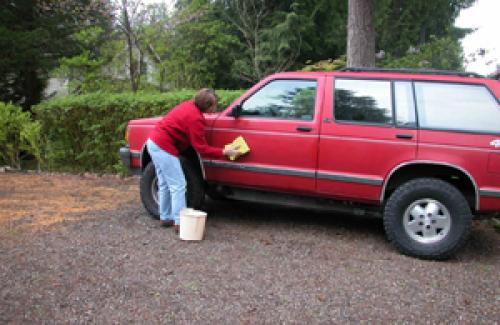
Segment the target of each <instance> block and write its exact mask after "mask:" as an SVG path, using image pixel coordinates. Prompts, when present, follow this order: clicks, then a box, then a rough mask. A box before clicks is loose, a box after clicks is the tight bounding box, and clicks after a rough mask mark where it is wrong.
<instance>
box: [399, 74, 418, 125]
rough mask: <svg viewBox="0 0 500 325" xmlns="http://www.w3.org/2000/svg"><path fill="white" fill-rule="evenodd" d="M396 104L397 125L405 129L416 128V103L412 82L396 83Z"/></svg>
mask: <svg viewBox="0 0 500 325" xmlns="http://www.w3.org/2000/svg"><path fill="white" fill-rule="evenodd" d="M394 102H395V104H396V124H397V125H398V126H403V127H411V126H416V118H415V103H414V100H413V89H412V85H411V82H410V81H396V82H394Z"/></svg>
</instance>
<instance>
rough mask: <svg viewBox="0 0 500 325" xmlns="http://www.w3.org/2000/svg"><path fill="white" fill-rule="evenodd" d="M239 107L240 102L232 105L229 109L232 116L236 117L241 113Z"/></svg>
mask: <svg viewBox="0 0 500 325" xmlns="http://www.w3.org/2000/svg"><path fill="white" fill-rule="evenodd" d="M241 109H242V106H241V103H240V104H236V105H234V106H233V108H232V109H231V114H230V115H231V116H233V117H238V116H240V115H241Z"/></svg>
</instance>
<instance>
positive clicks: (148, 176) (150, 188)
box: [139, 157, 205, 219]
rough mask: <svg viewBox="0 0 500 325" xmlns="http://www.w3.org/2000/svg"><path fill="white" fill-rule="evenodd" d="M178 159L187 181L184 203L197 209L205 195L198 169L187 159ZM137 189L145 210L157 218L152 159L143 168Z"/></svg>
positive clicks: (156, 195) (158, 213) (156, 194)
mask: <svg viewBox="0 0 500 325" xmlns="http://www.w3.org/2000/svg"><path fill="white" fill-rule="evenodd" d="M180 160H181V165H182V170H183V171H184V176H185V177H186V183H187V189H186V205H187V206H188V207H190V208H194V209H199V208H200V207H201V206H202V205H203V201H204V197H205V188H204V184H203V179H202V177H201V175H200V173H199V171H198V170H197V169H196V168H195V167H194V166H193V165H192V163H191V162H190V161H189V160H187V159H185V158H183V157H180ZM139 190H140V195H141V201H142V204H143V205H144V208H145V209H146V211H148V213H149V214H150V215H151V217H153V218H156V219H159V218H160V209H159V205H158V204H159V199H158V179H157V178H156V171H155V166H154V164H153V162H152V161H151V162H150V163H149V164H148V165H147V166H146V168H144V171H143V173H142V176H141V180H140V183H139Z"/></svg>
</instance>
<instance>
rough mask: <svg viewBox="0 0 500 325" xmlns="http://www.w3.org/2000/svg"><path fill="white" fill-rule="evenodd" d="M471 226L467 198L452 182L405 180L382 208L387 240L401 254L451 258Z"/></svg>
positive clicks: (440, 258)
mask: <svg viewBox="0 0 500 325" xmlns="http://www.w3.org/2000/svg"><path fill="white" fill-rule="evenodd" d="M471 226H472V214H471V211H470V207H469V204H468V203H467V200H466V199H465V197H464V196H463V195H462V193H461V192H460V191H459V190H458V189H457V188H456V187H454V186H452V185H451V184H449V183H447V182H445V181H442V180H439V179H434V178H420V179H415V180H411V181H409V182H407V183H404V184H403V185H401V186H400V187H399V188H397V189H396V191H394V193H393V194H392V195H391V196H390V198H389V200H388V201H387V204H386V206H385V209H384V228H385V232H386V235H387V238H388V240H389V241H390V242H391V243H392V244H393V245H394V246H395V247H396V248H397V249H398V250H399V251H401V252H402V253H403V254H406V255H410V256H415V257H419V258H423V259H435V260H442V259H446V258H449V257H451V256H452V255H453V254H454V253H455V252H456V251H457V250H458V249H460V248H461V247H462V246H463V244H464V243H465V242H466V240H467V238H468V236H469V233H470V230H471Z"/></svg>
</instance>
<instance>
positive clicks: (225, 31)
mask: <svg viewBox="0 0 500 325" xmlns="http://www.w3.org/2000/svg"><path fill="white" fill-rule="evenodd" d="M217 15H218V13H217V12H216V11H215V10H214V7H213V6H212V5H211V4H210V3H209V2H208V1H193V2H191V3H189V4H184V6H183V7H181V9H178V11H177V12H176V13H175V14H174V16H173V17H172V23H171V25H170V26H175V28H171V29H170V30H168V31H167V33H166V36H167V37H168V38H167V39H166V44H168V46H167V48H166V49H165V50H166V51H165V56H164V57H163V61H162V64H163V67H164V68H165V71H166V72H165V73H166V76H167V80H168V81H169V82H170V84H171V86H172V87H174V88H199V87H207V86H208V87H216V86H219V87H224V86H225V85H227V86H228V87H229V86H230V84H226V82H227V80H228V79H230V77H229V74H230V72H231V71H230V69H228V66H229V67H230V66H231V62H232V61H233V60H234V58H233V53H234V51H233V50H234V49H237V48H238V40H237V38H236V37H235V36H234V35H233V34H232V33H231V30H230V26H229V25H228V24H227V23H226V22H224V21H223V20H221V19H219V17H218V16H217Z"/></svg>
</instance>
